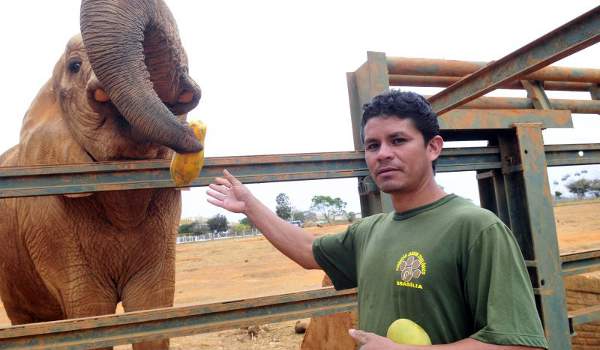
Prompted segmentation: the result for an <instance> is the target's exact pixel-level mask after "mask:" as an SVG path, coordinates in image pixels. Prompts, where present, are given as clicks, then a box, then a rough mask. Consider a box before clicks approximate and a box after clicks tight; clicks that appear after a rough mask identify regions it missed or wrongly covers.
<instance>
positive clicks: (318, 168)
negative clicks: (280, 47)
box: [0, 144, 600, 198]
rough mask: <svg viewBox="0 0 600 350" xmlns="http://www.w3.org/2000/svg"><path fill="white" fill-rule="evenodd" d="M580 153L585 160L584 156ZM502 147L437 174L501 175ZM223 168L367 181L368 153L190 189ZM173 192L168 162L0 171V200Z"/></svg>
mask: <svg viewBox="0 0 600 350" xmlns="http://www.w3.org/2000/svg"><path fill="white" fill-rule="evenodd" d="M545 151H546V157H547V159H548V165H549V166H564V165H584V164H598V163H600V144H582V145H551V146H545ZM580 152H582V153H581V155H580ZM500 167H501V161H500V152H499V150H498V148H497V147H469V148H447V149H444V151H443V152H442V155H441V157H440V159H439V160H438V165H437V171H438V172H452V171H473V170H489V169H499V168H500ZM224 168H227V169H229V170H230V171H232V172H233V173H234V174H236V175H237V176H239V177H240V179H242V181H244V182H245V183H259V182H276V181H295V180H317V179H328V178H349V177H365V176H367V175H368V174H369V172H368V169H367V165H366V163H365V161H364V153H363V152H331V153H305V154H282V155H263V156H240V157H216V158H207V159H206V164H205V166H204V169H203V170H202V173H201V174H200V176H199V177H198V178H197V179H196V180H195V181H194V182H193V183H192V184H190V185H189V187H198V186H206V185H208V184H209V183H211V182H212V181H213V180H214V178H215V177H216V176H220V175H221V173H222V170H223V169H224ZM167 187H174V184H173V183H172V181H171V178H170V173H169V162H168V161H131V162H106V163H94V164H79V165H60V166H58V165H57V166H39V167H21V168H0V198H8V197H24V196H44V195H56V194H63V193H87V192H98V191H115V190H131V189H142V188H167Z"/></svg>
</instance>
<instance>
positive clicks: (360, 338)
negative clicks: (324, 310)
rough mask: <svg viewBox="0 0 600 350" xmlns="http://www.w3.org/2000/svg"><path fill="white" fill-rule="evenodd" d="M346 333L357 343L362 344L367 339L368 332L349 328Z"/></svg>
mask: <svg viewBox="0 0 600 350" xmlns="http://www.w3.org/2000/svg"><path fill="white" fill-rule="evenodd" d="M348 334H350V336H351V337H352V338H354V340H356V341H357V342H358V343H359V345H364V344H366V343H367V341H368V340H369V333H367V332H363V331H360V330H358V329H349V330H348Z"/></svg>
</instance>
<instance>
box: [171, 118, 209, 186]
mask: <svg viewBox="0 0 600 350" xmlns="http://www.w3.org/2000/svg"><path fill="white" fill-rule="evenodd" d="M189 127H190V128H191V129H192V130H193V131H194V136H195V137H196V138H197V139H198V141H200V143H201V144H202V145H204V138H205V137H206V124H204V123H203V122H201V121H199V120H194V121H191V122H190V123H189ZM202 166H204V149H202V151H200V152H196V153H184V154H181V153H175V154H173V158H172V159H171V167H170V171H171V179H172V180H173V182H175V185H177V186H185V185H188V184H190V183H191V182H192V181H194V179H195V178H197V177H198V175H200V170H202Z"/></svg>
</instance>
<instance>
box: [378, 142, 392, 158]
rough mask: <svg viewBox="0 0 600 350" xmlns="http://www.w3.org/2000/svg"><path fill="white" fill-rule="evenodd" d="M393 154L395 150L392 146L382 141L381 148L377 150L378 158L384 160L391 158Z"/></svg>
mask: <svg viewBox="0 0 600 350" xmlns="http://www.w3.org/2000/svg"><path fill="white" fill-rule="evenodd" d="M392 156H393V152H392V148H391V147H390V146H389V145H388V144H385V143H382V144H381V145H380V146H379V150H378V152H377V159H380V160H384V159H390V158H392Z"/></svg>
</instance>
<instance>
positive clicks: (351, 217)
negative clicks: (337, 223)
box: [346, 211, 356, 223]
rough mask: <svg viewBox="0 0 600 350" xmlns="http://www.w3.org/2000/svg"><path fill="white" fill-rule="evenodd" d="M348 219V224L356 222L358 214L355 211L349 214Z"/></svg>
mask: <svg viewBox="0 0 600 350" xmlns="http://www.w3.org/2000/svg"><path fill="white" fill-rule="evenodd" d="M346 219H348V222H350V223H352V222H354V220H356V213H355V212H353V211H349V212H347V213H346Z"/></svg>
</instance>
